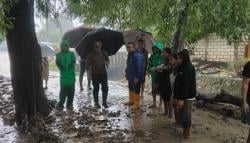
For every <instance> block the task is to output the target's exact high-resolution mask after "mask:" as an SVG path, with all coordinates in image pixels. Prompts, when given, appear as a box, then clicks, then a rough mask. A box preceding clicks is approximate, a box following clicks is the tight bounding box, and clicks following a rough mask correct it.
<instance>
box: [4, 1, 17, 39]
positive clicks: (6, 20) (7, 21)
mask: <svg viewBox="0 0 250 143" xmlns="http://www.w3.org/2000/svg"><path fill="white" fill-rule="evenodd" d="M15 3H16V0H11V1H10V0H8V1H6V0H1V1H0V41H2V40H3V39H4V35H5V33H6V30H7V29H10V28H11V27H12V24H11V20H12V18H11V17H7V15H6V14H7V13H8V11H9V10H10V8H11V7H12V6H13V5H14V4H15Z"/></svg>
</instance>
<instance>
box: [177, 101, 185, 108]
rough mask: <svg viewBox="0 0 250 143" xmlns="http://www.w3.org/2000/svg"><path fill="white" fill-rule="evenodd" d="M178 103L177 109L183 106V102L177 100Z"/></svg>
mask: <svg viewBox="0 0 250 143" xmlns="http://www.w3.org/2000/svg"><path fill="white" fill-rule="evenodd" d="M178 102H179V103H178V105H179V107H180V108H182V107H183V106H184V101H183V100H179V101H178Z"/></svg>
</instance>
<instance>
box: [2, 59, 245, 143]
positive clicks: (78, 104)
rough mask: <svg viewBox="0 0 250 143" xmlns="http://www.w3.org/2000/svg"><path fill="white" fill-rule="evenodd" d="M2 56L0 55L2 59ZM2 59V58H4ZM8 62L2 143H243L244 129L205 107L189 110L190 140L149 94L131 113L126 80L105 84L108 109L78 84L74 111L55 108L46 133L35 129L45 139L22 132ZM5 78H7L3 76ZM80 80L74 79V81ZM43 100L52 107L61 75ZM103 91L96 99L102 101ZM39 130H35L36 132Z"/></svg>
mask: <svg viewBox="0 0 250 143" xmlns="http://www.w3.org/2000/svg"><path fill="white" fill-rule="evenodd" d="M1 58H2V59H3V56H2V57H1V56H0V59H1ZM5 58H6V55H5ZM5 66H8V64H5V63H2V61H0V75H3V76H4V77H3V76H0V143H13V142H18V143H19V142H20V143H26V142H31V143H33V142H45V143H46V142H49V143H50V142H62V143H82V142H83V143H118V142H127V143H244V142H245V140H246V136H247V132H248V126H247V125H245V124H242V123H241V122H240V121H239V120H235V119H232V118H227V117H225V116H222V115H219V114H217V113H214V112H211V111H208V110H206V109H198V108H195V107H194V109H193V117H192V118H193V125H192V128H191V138H190V139H188V140H184V139H183V138H182V130H181V128H180V127H177V126H175V125H174V120H173V119H169V118H168V117H167V116H164V115H163V108H162V107H158V108H155V109H151V108H148V106H150V105H151V100H152V99H151V96H150V92H149V91H145V95H144V98H143V99H141V103H140V104H141V109H140V110H139V111H138V112H132V111H131V110H130V108H128V107H126V106H124V105H123V103H124V102H126V101H127V98H128V96H127V95H128V89H127V86H126V83H125V82H118V81H109V97H108V105H109V107H110V108H108V109H95V108H94V107H93V97H92V91H91V90H87V88H86V84H87V83H86V77H85V80H84V86H85V88H84V91H83V92H80V90H79V88H78V83H76V95H75V100H74V110H73V111H67V110H63V111H57V110H53V111H52V112H51V114H50V116H49V117H48V118H46V119H45V120H44V122H42V126H43V127H44V128H46V130H38V131H37V132H40V134H44V139H37V138H36V137H34V136H33V137H32V136H30V135H29V133H27V134H23V133H22V132H20V130H19V129H18V128H17V127H16V126H15V124H14V105H13V97H12V96H11V94H12V91H11V90H12V89H11V85H10V80H9V73H8V70H9V68H8V69H7V71H6V70H2V68H3V67H5ZM5 77H7V78H5ZM77 81H78V80H77ZM48 84H49V85H48V90H46V91H45V93H46V96H47V97H48V99H50V102H52V103H51V104H52V105H54V104H55V103H56V102H57V101H58V98H59V97H58V95H59V74H58V72H56V71H55V72H50V79H49V83H48ZM101 99H102V98H101V93H100V96H99V100H100V103H101ZM36 130H37V129H34V131H36Z"/></svg>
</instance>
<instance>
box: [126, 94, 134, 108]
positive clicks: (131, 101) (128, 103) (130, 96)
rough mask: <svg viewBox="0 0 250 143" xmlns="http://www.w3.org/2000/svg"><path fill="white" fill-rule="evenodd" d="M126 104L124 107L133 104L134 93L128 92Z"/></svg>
mask: <svg viewBox="0 0 250 143" xmlns="http://www.w3.org/2000/svg"><path fill="white" fill-rule="evenodd" d="M128 99H129V100H128V102H126V103H124V105H126V106H132V105H133V104H134V92H131V91H129V94H128Z"/></svg>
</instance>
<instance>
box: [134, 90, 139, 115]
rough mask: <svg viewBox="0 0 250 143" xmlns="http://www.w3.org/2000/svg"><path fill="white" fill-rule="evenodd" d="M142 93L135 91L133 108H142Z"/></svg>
mask: <svg viewBox="0 0 250 143" xmlns="http://www.w3.org/2000/svg"><path fill="white" fill-rule="evenodd" d="M139 104H140V94H137V93H134V105H133V107H132V110H134V111H135V110H139V109H140V105H139Z"/></svg>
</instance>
